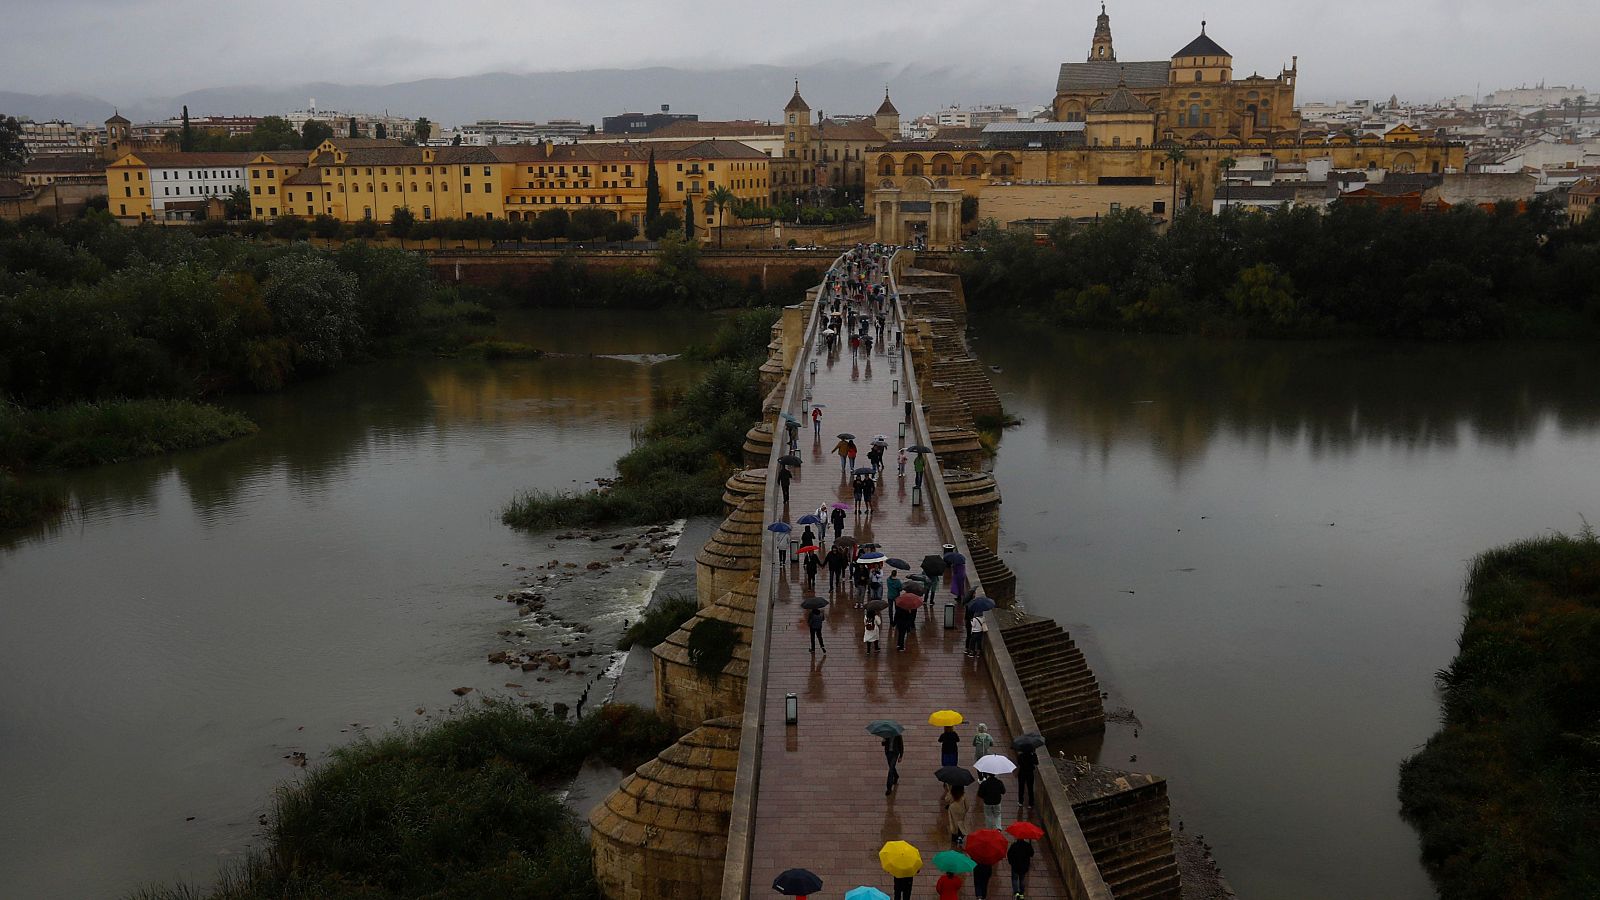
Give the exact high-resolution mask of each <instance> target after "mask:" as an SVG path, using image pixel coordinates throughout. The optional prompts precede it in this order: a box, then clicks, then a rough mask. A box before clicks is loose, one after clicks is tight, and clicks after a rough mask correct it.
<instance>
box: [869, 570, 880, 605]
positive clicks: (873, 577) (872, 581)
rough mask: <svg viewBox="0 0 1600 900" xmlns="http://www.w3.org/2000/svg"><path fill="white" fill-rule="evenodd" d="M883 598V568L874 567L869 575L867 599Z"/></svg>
mask: <svg viewBox="0 0 1600 900" xmlns="http://www.w3.org/2000/svg"><path fill="white" fill-rule="evenodd" d="M882 596H883V566H873V567H872V571H870V572H868V573H867V599H869V600H877V599H878V598H880V597H882Z"/></svg>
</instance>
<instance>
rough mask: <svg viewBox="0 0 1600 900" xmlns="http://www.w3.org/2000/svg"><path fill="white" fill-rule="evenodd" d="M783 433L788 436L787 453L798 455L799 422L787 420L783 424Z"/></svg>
mask: <svg viewBox="0 0 1600 900" xmlns="http://www.w3.org/2000/svg"><path fill="white" fill-rule="evenodd" d="M783 431H784V433H785V434H787V435H789V452H790V453H799V452H800V422H799V421H798V420H796V419H789V420H787V421H786V422H784V423H783Z"/></svg>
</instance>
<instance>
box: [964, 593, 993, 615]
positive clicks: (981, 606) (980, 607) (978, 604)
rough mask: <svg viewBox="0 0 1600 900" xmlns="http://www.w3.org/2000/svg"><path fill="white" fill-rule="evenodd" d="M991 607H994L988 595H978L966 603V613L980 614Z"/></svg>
mask: <svg viewBox="0 0 1600 900" xmlns="http://www.w3.org/2000/svg"><path fill="white" fill-rule="evenodd" d="M991 609H994V601H993V600H990V599H989V598H988V597H979V598H978V599H976V600H974V601H972V602H971V603H968V604H967V615H969V616H981V615H983V614H984V613H986V612H988V611H989V610H991Z"/></svg>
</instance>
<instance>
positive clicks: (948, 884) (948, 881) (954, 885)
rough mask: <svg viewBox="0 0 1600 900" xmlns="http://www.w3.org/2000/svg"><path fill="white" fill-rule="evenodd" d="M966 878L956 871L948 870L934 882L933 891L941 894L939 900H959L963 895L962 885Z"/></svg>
mask: <svg viewBox="0 0 1600 900" xmlns="http://www.w3.org/2000/svg"><path fill="white" fill-rule="evenodd" d="M963 881H964V879H963V878H962V877H961V876H960V875H957V874H955V873H954V872H946V873H944V874H943V875H940V876H939V880H938V881H935V882H934V883H933V892H934V893H935V894H938V895H939V900H957V898H959V897H960V896H961V885H962V883H963Z"/></svg>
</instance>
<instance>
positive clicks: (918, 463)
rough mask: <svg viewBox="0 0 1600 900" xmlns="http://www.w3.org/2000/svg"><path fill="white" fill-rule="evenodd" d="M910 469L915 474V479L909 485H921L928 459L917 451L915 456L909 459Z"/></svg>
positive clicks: (914, 486) (918, 486) (917, 486)
mask: <svg viewBox="0 0 1600 900" xmlns="http://www.w3.org/2000/svg"><path fill="white" fill-rule="evenodd" d="M911 470H912V471H913V472H914V473H915V474H916V476H917V480H916V481H915V482H913V483H912V485H911V486H912V487H913V488H920V487H922V474H923V473H924V472H926V471H927V470H928V461H927V459H926V458H924V456H923V454H921V453H918V454H917V458H916V459H914V460H912V461H911Z"/></svg>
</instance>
